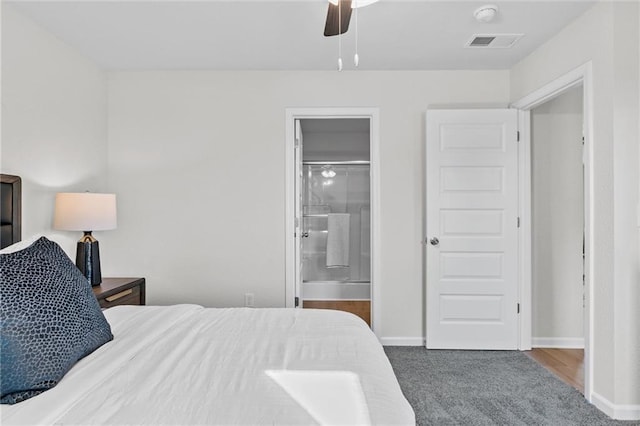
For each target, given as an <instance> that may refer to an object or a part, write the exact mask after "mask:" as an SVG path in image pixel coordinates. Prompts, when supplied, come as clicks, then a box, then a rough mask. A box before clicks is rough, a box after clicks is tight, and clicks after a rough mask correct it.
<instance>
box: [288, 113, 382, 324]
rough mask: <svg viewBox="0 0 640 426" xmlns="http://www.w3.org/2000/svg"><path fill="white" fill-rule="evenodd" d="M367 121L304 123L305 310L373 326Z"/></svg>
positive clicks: (313, 120) (301, 122)
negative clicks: (342, 314)
mask: <svg viewBox="0 0 640 426" xmlns="http://www.w3.org/2000/svg"><path fill="white" fill-rule="evenodd" d="M369 127H370V124H369V119H367V118H332V119H318V118H308V119H303V120H299V130H298V131H299V132H301V134H300V141H302V142H301V144H300V149H301V151H302V153H301V157H302V168H301V170H302V176H301V178H300V179H299V184H300V185H301V186H300V196H301V199H302V202H301V208H302V211H301V212H299V217H300V220H301V225H300V231H301V233H302V234H301V236H302V238H301V256H300V261H301V265H300V268H301V270H302V284H301V287H302V288H301V298H302V300H301V304H302V307H303V308H317V309H337V310H342V311H348V312H351V313H353V314H356V315H358V316H360V317H361V318H362V319H363V320H365V321H366V322H367V324H369V325H370V324H371V196H370V195H371V192H370V187H371V184H370V181H369V175H370V173H369V172H370V132H369Z"/></svg>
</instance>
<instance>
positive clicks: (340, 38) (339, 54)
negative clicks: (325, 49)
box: [338, 0, 342, 71]
mask: <svg viewBox="0 0 640 426" xmlns="http://www.w3.org/2000/svg"><path fill="white" fill-rule="evenodd" d="M338 71H342V0H338Z"/></svg>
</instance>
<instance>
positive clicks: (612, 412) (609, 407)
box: [591, 392, 640, 420]
mask: <svg viewBox="0 0 640 426" xmlns="http://www.w3.org/2000/svg"><path fill="white" fill-rule="evenodd" d="M591 403H592V404H593V405H595V406H596V407H598V409H599V410H600V411H602V412H603V413H605V414H606V415H607V416H609V417H611V418H612V419H616V420H640V405H620V404H614V403H612V402H611V401H609V400H608V399H607V398H605V397H604V396H602V395H599V394H597V393H596V392H593V393H592V394H591Z"/></svg>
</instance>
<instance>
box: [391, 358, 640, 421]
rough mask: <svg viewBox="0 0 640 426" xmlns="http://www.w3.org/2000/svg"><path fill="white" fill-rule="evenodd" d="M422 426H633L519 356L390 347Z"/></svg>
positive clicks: (393, 361)
mask: <svg viewBox="0 0 640 426" xmlns="http://www.w3.org/2000/svg"><path fill="white" fill-rule="evenodd" d="M385 351H386V353H387V356H388V357H389V360H390V361H391V365H393V369H394V371H395V373H396V376H397V377H398V381H399V382H400V387H401V388H402V391H403V392H404V395H405V397H406V398H407V400H408V401H409V403H410V404H411V406H412V407H413V410H414V411H415V413H416V422H417V424H418V425H620V424H624V425H628V424H634V425H637V424H640V423H638V422H617V421H614V420H611V419H610V418H609V417H607V416H606V415H605V414H604V413H602V412H601V411H599V410H598V409H597V408H595V407H594V406H592V405H591V404H589V403H588V402H587V401H586V400H585V399H584V397H583V396H582V394H580V392H578V391H577V390H575V389H574V388H572V387H571V386H569V385H567V384H565V383H563V382H562V381H560V379H558V378H556V377H555V376H554V375H553V374H551V373H550V372H548V371H547V370H545V369H544V368H543V367H542V366H540V365H538V364H537V363H536V362H535V361H533V360H531V359H530V358H529V357H527V356H526V355H525V354H524V353H522V352H518V351H448V350H446V351H445V350H426V349H425V348H423V347H389V346H388V347H385Z"/></svg>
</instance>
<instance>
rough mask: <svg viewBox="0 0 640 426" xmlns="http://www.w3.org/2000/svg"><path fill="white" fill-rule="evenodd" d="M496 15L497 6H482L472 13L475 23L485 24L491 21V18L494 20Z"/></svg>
mask: <svg viewBox="0 0 640 426" xmlns="http://www.w3.org/2000/svg"><path fill="white" fill-rule="evenodd" d="M497 14H498V6H496V5H493V4H487V5H484V6H482V7H479V8H478V9H476V11H475V12H473V16H474V18H476V21H478V22H485V23H486V22H491V21H493V18H495V17H496V15H497Z"/></svg>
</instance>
